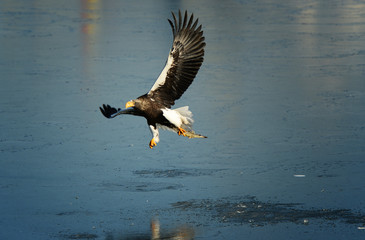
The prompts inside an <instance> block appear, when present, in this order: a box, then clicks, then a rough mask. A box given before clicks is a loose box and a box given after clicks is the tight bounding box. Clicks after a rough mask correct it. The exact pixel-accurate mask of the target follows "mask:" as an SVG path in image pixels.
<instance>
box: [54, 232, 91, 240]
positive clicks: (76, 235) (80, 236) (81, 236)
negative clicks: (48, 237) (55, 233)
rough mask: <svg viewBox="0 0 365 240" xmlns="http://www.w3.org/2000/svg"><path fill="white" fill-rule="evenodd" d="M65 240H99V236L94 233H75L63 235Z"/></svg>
mask: <svg viewBox="0 0 365 240" xmlns="http://www.w3.org/2000/svg"><path fill="white" fill-rule="evenodd" d="M61 237H62V238H63V239H97V238H98V235H96V234H92V233H74V234H63V235H61Z"/></svg>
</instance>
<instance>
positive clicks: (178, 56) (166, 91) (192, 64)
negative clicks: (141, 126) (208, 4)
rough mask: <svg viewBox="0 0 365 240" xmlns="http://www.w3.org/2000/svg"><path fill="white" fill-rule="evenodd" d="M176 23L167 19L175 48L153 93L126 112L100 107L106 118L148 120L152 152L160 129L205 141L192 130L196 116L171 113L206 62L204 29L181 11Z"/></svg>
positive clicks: (186, 110)
mask: <svg viewBox="0 0 365 240" xmlns="http://www.w3.org/2000/svg"><path fill="white" fill-rule="evenodd" d="M172 17H173V20H170V19H168V21H169V23H170V25H171V29H172V34H173V42H172V47H171V50H170V52H169V55H168V57H167V61H166V65H165V67H164V68H163V70H162V72H161V74H160V76H159V77H158V78H157V80H156V82H155V83H154V84H153V86H152V88H151V89H150V91H149V92H148V93H146V94H144V95H142V96H140V97H138V98H136V99H134V100H130V101H128V102H127V103H126V105H125V109H120V108H118V109H117V108H114V107H111V106H109V105H107V104H103V106H102V107H100V111H101V113H102V114H103V115H104V116H105V117H106V118H114V117H116V116H118V115H121V114H131V115H136V116H141V117H144V118H146V120H147V124H148V126H149V128H150V130H151V133H152V139H151V141H150V143H149V147H150V148H153V147H154V146H156V144H157V143H158V142H159V141H160V138H159V132H158V129H159V128H162V129H168V130H171V131H174V132H176V133H177V134H178V135H181V136H185V137H188V138H206V137H205V136H203V135H200V134H196V133H195V132H194V131H193V129H192V125H193V122H194V121H193V118H192V117H193V114H192V113H191V112H190V111H189V107H188V106H185V107H181V108H177V109H171V106H173V105H174V104H175V100H178V99H179V98H180V97H181V96H182V94H183V93H184V92H185V91H186V89H188V87H189V86H190V85H191V83H192V82H193V80H194V78H195V76H196V74H197V73H198V71H199V69H200V66H201V65H202V63H203V60H204V47H205V42H204V40H205V38H204V36H203V31H202V30H201V28H202V26H201V25H199V26H198V19H196V20H195V19H194V15H193V14H191V15H190V17H189V16H188V13H187V11H185V14H184V17H182V15H181V12H180V10H179V15H178V20H177V19H176V16H175V14H174V13H172Z"/></svg>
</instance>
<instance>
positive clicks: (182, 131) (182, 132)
mask: <svg viewBox="0 0 365 240" xmlns="http://www.w3.org/2000/svg"><path fill="white" fill-rule="evenodd" d="M185 133H186V130H184V129H182V128H179V131H178V132H177V134H179V136H180V135H183V136H184V137H185V136H186V134H185Z"/></svg>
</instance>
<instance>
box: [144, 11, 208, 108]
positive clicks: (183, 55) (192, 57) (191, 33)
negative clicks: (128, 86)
mask: <svg viewBox="0 0 365 240" xmlns="http://www.w3.org/2000/svg"><path fill="white" fill-rule="evenodd" d="M172 16H173V22H172V21H171V20H170V19H168V21H169V23H170V25H171V28H172V33H173V36H174V41H173V43H172V48H171V50H170V53H169V56H168V58H167V61H166V66H165V68H164V69H163V70H162V72H161V74H160V76H159V77H158V79H157V80H156V82H155V84H154V85H153V86H152V88H151V90H150V91H149V92H148V96H149V97H150V98H152V99H154V100H155V101H157V102H159V103H160V104H162V105H164V106H166V107H171V106H172V105H174V103H175V100H177V99H179V98H180V97H181V95H182V94H183V93H184V92H185V91H186V89H187V88H188V87H189V86H190V84H191V83H192V82H193V80H194V78H195V76H196V74H197V73H198V70H199V68H200V66H201V65H202V63H203V60H204V58H203V56H204V47H205V42H204V37H203V31H202V30H201V25H200V26H199V27H197V25H198V19H196V20H195V22H194V23H193V21H194V15H193V14H191V16H190V18H188V14H187V12H186V11H185V15H184V18H182V17H181V12H180V11H179V21H177V20H176V17H175V14H174V13H172Z"/></svg>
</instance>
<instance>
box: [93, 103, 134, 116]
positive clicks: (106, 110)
mask: <svg viewBox="0 0 365 240" xmlns="http://www.w3.org/2000/svg"><path fill="white" fill-rule="evenodd" d="M99 109H100V111H101V113H102V114H103V115H104V117H106V118H114V117H116V116H118V115H120V114H133V113H134V108H133V107H131V108H127V109H123V110H122V109H120V108H118V109H116V108H114V107H111V106H110V105H108V104H106V105H105V104H103V107H99Z"/></svg>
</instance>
